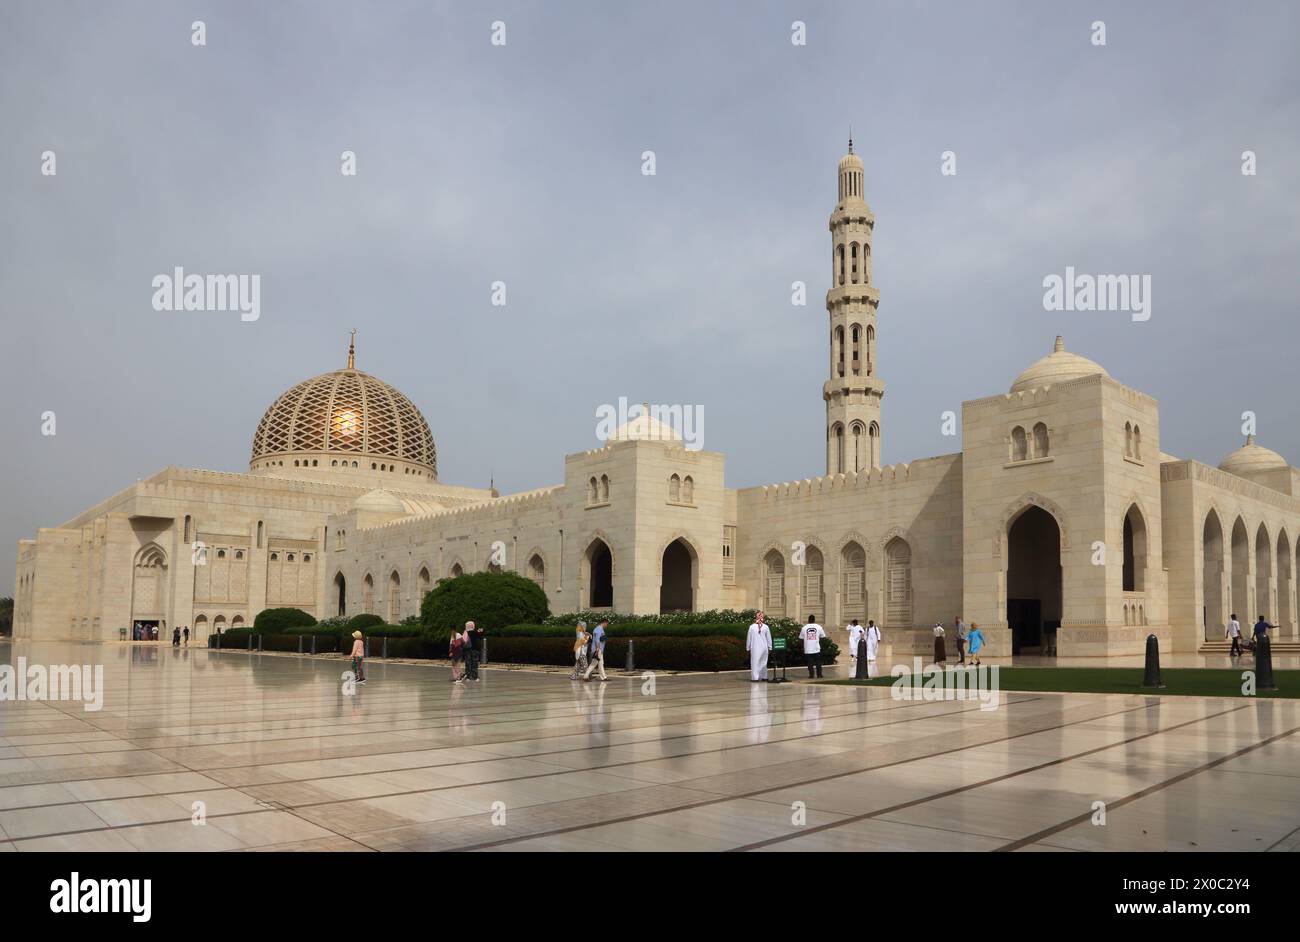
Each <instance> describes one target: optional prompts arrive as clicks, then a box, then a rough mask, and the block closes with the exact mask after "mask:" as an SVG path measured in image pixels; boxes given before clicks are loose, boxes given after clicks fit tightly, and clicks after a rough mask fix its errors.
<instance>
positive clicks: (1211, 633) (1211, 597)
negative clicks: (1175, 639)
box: [1201, 510, 1227, 641]
mask: <svg viewBox="0 0 1300 942" xmlns="http://www.w3.org/2000/svg"><path fill="white" fill-rule="evenodd" d="M1201 567H1202V572H1201V595H1202V599H1203V608H1202V610H1201V626H1202V627H1203V628H1204V629H1205V640H1206V641H1218V640H1220V639H1222V638H1223V626H1224V625H1225V624H1226V623H1227V617H1226V616H1227V613H1226V612H1225V611H1224V610H1223V525H1222V524H1221V523H1220V522H1219V515H1218V514H1216V513H1215V512H1214V511H1213V510H1211V511H1210V512H1209V513H1208V514H1206V515H1205V527H1204V528H1203V529H1202V531H1201Z"/></svg>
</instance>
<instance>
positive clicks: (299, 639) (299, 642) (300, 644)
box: [298, 635, 303, 654]
mask: <svg viewBox="0 0 1300 942" xmlns="http://www.w3.org/2000/svg"><path fill="white" fill-rule="evenodd" d="M302 639H303V636H302V635H299V636H298V653H299V654H301V653H302Z"/></svg>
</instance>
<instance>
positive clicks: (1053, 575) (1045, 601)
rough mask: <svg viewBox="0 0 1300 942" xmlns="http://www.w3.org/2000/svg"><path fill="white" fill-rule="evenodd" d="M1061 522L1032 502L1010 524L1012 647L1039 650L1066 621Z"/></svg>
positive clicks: (1017, 650)
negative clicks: (1064, 613) (1063, 620)
mask: <svg viewBox="0 0 1300 942" xmlns="http://www.w3.org/2000/svg"><path fill="white" fill-rule="evenodd" d="M1063 610H1064V598H1063V593H1062V586H1061V528H1060V526H1058V525H1057V523H1056V518H1055V517H1053V516H1052V515H1051V514H1050V513H1048V512H1047V511H1046V510H1044V509H1043V508H1041V507H1029V508H1027V509H1026V510H1025V511H1024V512H1023V513H1021V514H1020V516H1018V517H1016V518H1015V520H1013V521H1012V522H1011V526H1010V527H1009V528H1008V529H1007V625H1008V626H1009V627H1010V628H1011V653H1012V654H1020V653H1022V652H1024V653H1027V654H1037V653H1039V652H1040V651H1042V649H1043V647H1044V640H1045V638H1044V636H1045V635H1047V636H1051V635H1054V634H1055V633H1056V630H1057V629H1058V628H1060V627H1061V613H1062V611H1063Z"/></svg>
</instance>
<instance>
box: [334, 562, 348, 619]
mask: <svg viewBox="0 0 1300 942" xmlns="http://www.w3.org/2000/svg"><path fill="white" fill-rule="evenodd" d="M334 591H335V593H336V594H337V595H338V602H339V606H338V609H339V610H338V613H337V614H339V615H346V614H347V613H348V581H347V580H346V579H344V578H343V573H341V572H340V573H337V574H336V575H335V576H334Z"/></svg>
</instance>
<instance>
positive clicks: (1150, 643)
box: [1142, 635, 1164, 687]
mask: <svg viewBox="0 0 1300 942" xmlns="http://www.w3.org/2000/svg"><path fill="white" fill-rule="evenodd" d="M1142 686H1143V687H1163V686H1164V684H1162V683H1161V682H1160V642H1159V640H1157V639H1156V636H1155V635H1147V663H1146V672H1145V673H1144V674H1143V675H1142Z"/></svg>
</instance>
